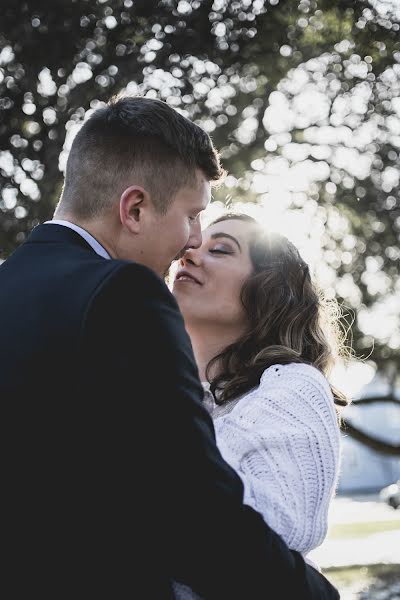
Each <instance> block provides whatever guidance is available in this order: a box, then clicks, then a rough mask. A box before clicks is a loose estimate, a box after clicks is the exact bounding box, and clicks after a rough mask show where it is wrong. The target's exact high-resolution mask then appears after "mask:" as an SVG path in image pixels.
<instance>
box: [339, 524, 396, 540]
mask: <svg viewBox="0 0 400 600" xmlns="http://www.w3.org/2000/svg"><path fill="white" fill-rule="evenodd" d="M396 529H398V530H400V520H393V521H371V522H367V523H365V522H360V523H357V522H352V523H338V524H336V525H334V526H332V528H331V530H330V531H329V534H328V539H331V540H335V539H339V538H360V537H365V536H367V535H371V534H373V533H382V532H384V531H393V530H396Z"/></svg>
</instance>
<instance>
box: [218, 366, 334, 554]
mask: <svg viewBox="0 0 400 600" xmlns="http://www.w3.org/2000/svg"><path fill="white" fill-rule="evenodd" d="M232 404H233V406H232V409H231V410H230V411H229V404H228V405H222V406H216V405H215V404H214V407H213V409H212V410H211V413H212V415H213V419H214V425H215V431H216V437H217V445H218V447H219V449H220V451H221V454H222V456H223V457H224V459H225V460H226V461H227V462H228V463H229V464H230V465H231V466H232V467H233V468H234V469H235V470H236V471H237V473H238V474H239V475H240V477H241V479H242V481H243V484H244V489H245V502H246V504H249V505H250V506H252V507H253V508H255V509H256V510H257V511H258V512H259V513H261V514H262V515H263V517H264V520H265V521H266V522H267V523H268V524H269V525H270V526H271V527H272V529H274V530H275V531H276V532H277V533H279V534H280V535H281V536H282V538H283V539H284V540H285V542H286V543H287V545H288V546H289V548H291V549H293V550H298V551H299V552H302V553H303V554H304V555H306V554H307V553H308V552H309V551H310V550H312V549H314V548H316V547H317V546H319V545H320V544H321V543H322V541H323V540H324V538H325V536H326V533H327V528H328V509H329V504H330V501H331V499H332V497H333V496H334V493H335V490H336V485H337V480H338V472H339V461H340V451H339V446H340V434H339V426H338V423H337V417H336V411H335V407H334V401H333V396H332V392H331V389H330V386H329V384H328V382H327V380H326V379H325V377H324V376H323V375H322V374H321V373H320V371H318V370H317V369H315V368H314V367H311V366H309V365H305V364H297V363H291V364H288V365H273V366H271V367H269V368H268V369H266V370H265V371H264V373H263V375H262V377H261V380H260V384H259V386H258V387H257V388H254V389H253V390H252V391H250V392H248V393H247V394H245V395H244V396H242V397H241V398H240V399H239V401H236V402H235V401H233V403H232ZM226 410H228V411H229V412H224V411H226ZM221 412H222V414H221ZM218 415H220V416H218Z"/></svg>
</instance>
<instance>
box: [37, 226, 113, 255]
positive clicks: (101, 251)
mask: <svg viewBox="0 0 400 600" xmlns="http://www.w3.org/2000/svg"><path fill="white" fill-rule="evenodd" d="M44 225H62V226H63V227H69V229H73V230H74V231H76V233H79V235H80V236H81V237H83V239H84V240H85V242H87V243H88V244H89V246H91V247H92V248H93V250H94V251H95V252H96V254H98V255H99V256H102V257H103V258H106V259H110V258H111V256H110V255H109V254H108V252H107V250H106V249H105V248H103V246H102V245H101V244H99V242H98V241H97V240H96V239H95V238H94V237H93V236H92V235H91V234H90V233H89V232H88V231H86V229H82V227H79V225H75V223H71V222H70V221H62V220H58V219H53V221H46V222H45V223H44Z"/></svg>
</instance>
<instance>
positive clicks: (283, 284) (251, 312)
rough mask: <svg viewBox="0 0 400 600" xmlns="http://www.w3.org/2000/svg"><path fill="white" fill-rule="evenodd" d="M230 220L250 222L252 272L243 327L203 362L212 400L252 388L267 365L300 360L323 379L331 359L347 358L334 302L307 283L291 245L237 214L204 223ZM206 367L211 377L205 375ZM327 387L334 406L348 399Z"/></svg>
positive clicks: (245, 286) (306, 274)
mask: <svg viewBox="0 0 400 600" xmlns="http://www.w3.org/2000/svg"><path fill="white" fill-rule="evenodd" d="M231 219H236V220H240V221H244V222H247V223H250V224H254V231H253V230H252V231H251V235H250V239H249V248H250V258H251V262H252V265H253V272H252V274H251V275H250V277H249V278H248V279H247V280H246V281H245V283H244V284H243V287H242V291H241V302H242V304H243V307H244V309H245V311H246V315H247V321H248V328H247V331H246V332H245V333H244V334H243V335H242V336H241V337H240V338H239V339H238V340H237V341H235V342H234V343H233V344H230V345H229V346H227V347H226V348H225V349H224V350H223V351H222V352H221V353H220V354H218V355H217V356H215V357H214V358H213V359H212V360H211V361H210V362H209V364H208V365H207V370H206V376H207V379H208V381H209V382H210V390H211V392H212V393H213V395H214V398H215V400H216V402H217V404H224V403H225V402H227V401H229V400H231V399H233V398H235V397H237V396H240V395H241V394H244V393H245V392H247V391H249V390H250V389H252V388H254V387H255V386H257V385H258V384H259V382H260V378H261V375H262V373H263V372H264V370H265V369H266V368H268V367H269V366H271V365H274V364H288V363H306V364H309V365H312V366H314V367H316V368H317V369H319V371H321V372H322V373H323V374H324V375H325V376H326V377H327V376H328V375H329V373H330V371H331V368H332V367H333V365H334V364H335V361H336V360H337V358H339V357H340V356H348V350H347V349H346V346H345V344H344V337H345V335H344V330H343V329H342V327H341V324H340V310H339V306H338V304H337V303H336V302H335V301H327V300H325V299H324V297H323V294H322V292H321V291H320V290H318V289H317V288H316V286H315V285H314V284H313V282H312V280H311V276H310V272H309V268H308V265H307V264H306V263H305V262H304V260H303V259H302V257H301V256H300V254H299V252H298V250H297V248H296V247H295V246H294V245H293V244H292V243H291V242H290V241H289V240H288V239H287V238H285V237H284V236H282V235H279V234H268V233H266V232H265V231H264V230H263V229H262V228H261V226H260V225H259V224H258V223H257V221H256V220H255V219H253V218H252V217H250V216H248V215H245V214H242V213H238V214H235V213H228V214H226V215H224V216H222V217H219V218H218V219H215V220H214V221H213V222H212V223H211V224H210V225H214V224H215V223H220V222H222V221H226V220H231ZM211 371H213V372H214V373H216V375H214V376H213V377H210V373H211ZM331 388H332V393H333V397H334V401H335V404H336V408H337V410H339V407H343V406H346V405H347V404H348V403H349V400H348V398H346V396H345V395H344V394H342V393H341V392H340V391H338V390H337V389H335V388H334V387H333V386H331Z"/></svg>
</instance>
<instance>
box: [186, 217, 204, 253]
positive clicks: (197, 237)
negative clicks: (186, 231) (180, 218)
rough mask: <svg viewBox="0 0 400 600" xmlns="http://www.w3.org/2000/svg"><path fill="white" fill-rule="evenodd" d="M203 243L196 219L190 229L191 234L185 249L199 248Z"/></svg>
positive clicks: (199, 226)
mask: <svg viewBox="0 0 400 600" xmlns="http://www.w3.org/2000/svg"><path fill="white" fill-rule="evenodd" d="M202 241H203V238H202V235H201V223H200V219H196V221H195V223H193V225H192V227H191V232H190V236H189V240H188V243H187V247H186V248H200V246H201V242H202Z"/></svg>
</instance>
